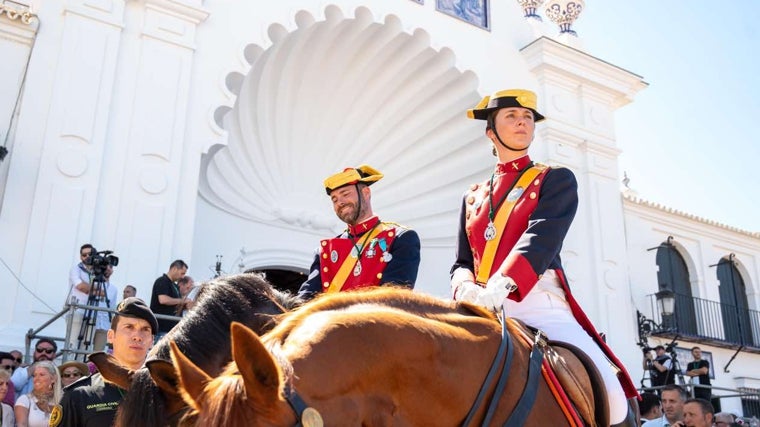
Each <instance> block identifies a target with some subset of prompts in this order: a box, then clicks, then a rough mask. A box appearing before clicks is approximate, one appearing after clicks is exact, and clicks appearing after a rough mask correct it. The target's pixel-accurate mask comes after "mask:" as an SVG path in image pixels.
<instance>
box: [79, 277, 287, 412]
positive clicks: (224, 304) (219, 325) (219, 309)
mask: <svg viewBox="0 0 760 427" xmlns="http://www.w3.org/2000/svg"><path fill="white" fill-rule="evenodd" d="M202 286H203V287H202V288H201V290H200V292H199V295H198V299H197V302H196V305H195V307H194V308H193V309H192V310H191V311H190V312H189V313H188V314H187V315H186V316H185V317H184V318H183V319H182V320H181V321H180V322H179V324H177V326H175V327H174V328H173V329H172V330H171V331H170V332H169V333H168V334H167V335H166V336H165V337H164V338H163V339H161V341H159V342H158V343H157V344H156V346H155V347H153V349H152V350H151V352H150V354H149V355H148V358H147V362H146V367H145V368H142V369H140V370H137V371H129V370H127V369H126V368H124V367H122V366H121V365H120V364H119V363H118V361H117V360H116V359H115V358H113V357H112V356H109V355H107V354H105V353H97V354H94V355H92V356H91V360H92V361H93V362H94V363H95V364H96V365H97V366H98V369H99V370H100V372H101V373H102V375H103V377H104V378H106V379H108V380H109V381H111V382H113V383H115V384H117V385H119V386H120V387H122V388H124V389H126V390H128V393H126V395H125V398H124V400H123V401H122V402H121V404H120V405H119V411H118V413H117V416H116V420H115V425H116V426H126V427H134V426H141V427H142V426H165V425H175V424H176V422H177V421H178V419H179V417H180V416H181V415H182V414H183V413H184V411H185V410H186V409H187V405H186V403H185V402H184V401H183V400H182V398H181V397H180V395H179V394H178V393H177V383H178V380H177V377H176V374H175V369H174V366H172V364H171V362H170V349H169V342H170V341H172V342H174V343H175V345H176V346H177V347H178V348H179V349H180V350H181V351H182V352H183V353H184V354H185V355H186V356H187V357H188V358H189V359H190V360H192V361H193V362H194V363H196V364H197V365H199V366H200V367H201V368H202V369H203V370H204V371H205V372H208V373H209V374H211V375H217V374H219V373H220V372H221V371H222V370H223V368H224V367H225V365H227V363H229V362H230V361H231V360H232V354H231V352H230V346H231V337H230V324H231V323H232V322H233V321H235V322H241V323H243V324H245V325H246V326H247V327H249V328H251V329H253V330H254V331H256V332H257V333H264V332H266V331H268V330H269V329H271V328H272V327H273V326H274V324H275V320H276V316H277V315H279V314H282V313H284V312H285V311H287V310H289V309H292V308H293V307H295V306H296V305H298V304H300V302H301V301H300V300H299V299H297V298H295V297H293V296H291V295H289V294H286V293H283V292H280V291H278V290H276V289H274V288H273V287H272V285H271V284H269V282H267V281H266V280H265V279H264V278H263V277H262V276H260V275H258V274H238V275H232V276H226V277H222V278H218V279H214V280H211V281H209V282H207V283H204V284H203V285H202Z"/></svg>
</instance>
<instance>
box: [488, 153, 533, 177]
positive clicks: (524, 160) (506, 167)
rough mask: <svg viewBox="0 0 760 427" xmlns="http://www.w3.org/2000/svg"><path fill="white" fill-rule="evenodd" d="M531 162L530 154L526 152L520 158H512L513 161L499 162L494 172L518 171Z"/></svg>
mask: <svg viewBox="0 0 760 427" xmlns="http://www.w3.org/2000/svg"><path fill="white" fill-rule="evenodd" d="M529 164H530V156H528V155H527V154H526V155H524V156H522V157H520V158H519V159H515V160H512V161H511V162H507V163H497V164H496V170H495V171H494V173H496V174H508V173H518V172H520V171H521V170H523V169H525V168H526V167H528V165H529Z"/></svg>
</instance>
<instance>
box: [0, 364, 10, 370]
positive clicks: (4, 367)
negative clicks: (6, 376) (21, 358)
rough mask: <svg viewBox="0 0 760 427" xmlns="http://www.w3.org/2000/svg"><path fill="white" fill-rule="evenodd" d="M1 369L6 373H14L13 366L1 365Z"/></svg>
mask: <svg viewBox="0 0 760 427" xmlns="http://www.w3.org/2000/svg"><path fill="white" fill-rule="evenodd" d="M0 368H3V369H5V370H6V371H12V370H13V365H0Z"/></svg>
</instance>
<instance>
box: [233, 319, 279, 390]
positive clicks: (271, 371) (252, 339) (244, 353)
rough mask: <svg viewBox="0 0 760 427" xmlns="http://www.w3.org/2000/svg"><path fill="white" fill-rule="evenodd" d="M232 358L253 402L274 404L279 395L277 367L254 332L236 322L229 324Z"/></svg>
mask: <svg viewBox="0 0 760 427" xmlns="http://www.w3.org/2000/svg"><path fill="white" fill-rule="evenodd" d="M230 334H231V335H232V358H233V359H234V360H235V364H236V365H237V368H238V370H239V371H240V375H241V376H242V377H243V383H244V384H245V391H246V394H247V396H248V398H249V399H251V401H252V402H257V401H258V402H257V403H260V404H262V405H269V404H273V403H274V402H275V401H277V399H279V397H280V368H279V366H277V364H276V363H275V361H274V358H273V357H272V355H271V354H269V351H267V349H266V347H264V344H263V343H262V342H261V339H259V336H258V335H256V333H255V332H253V331H252V330H250V329H248V328H247V327H246V326H245V325H243V324H242V323H239V322H232V325H230Z"/></svg>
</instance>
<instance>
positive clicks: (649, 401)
mask: <svg viewBox="0 0 760 427" xmlns="http://www.w3.org/2000/svg"><path fill="white" fill-rule="evenodd" d="M639 414H640V415H641V422H642V423H645V422H647V421H650V420H654V419H657V418H660V417H662V407H661V406H660V396H658V395H657V393H652V392H646V393H641V401H640V402H639Z"/></svg>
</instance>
